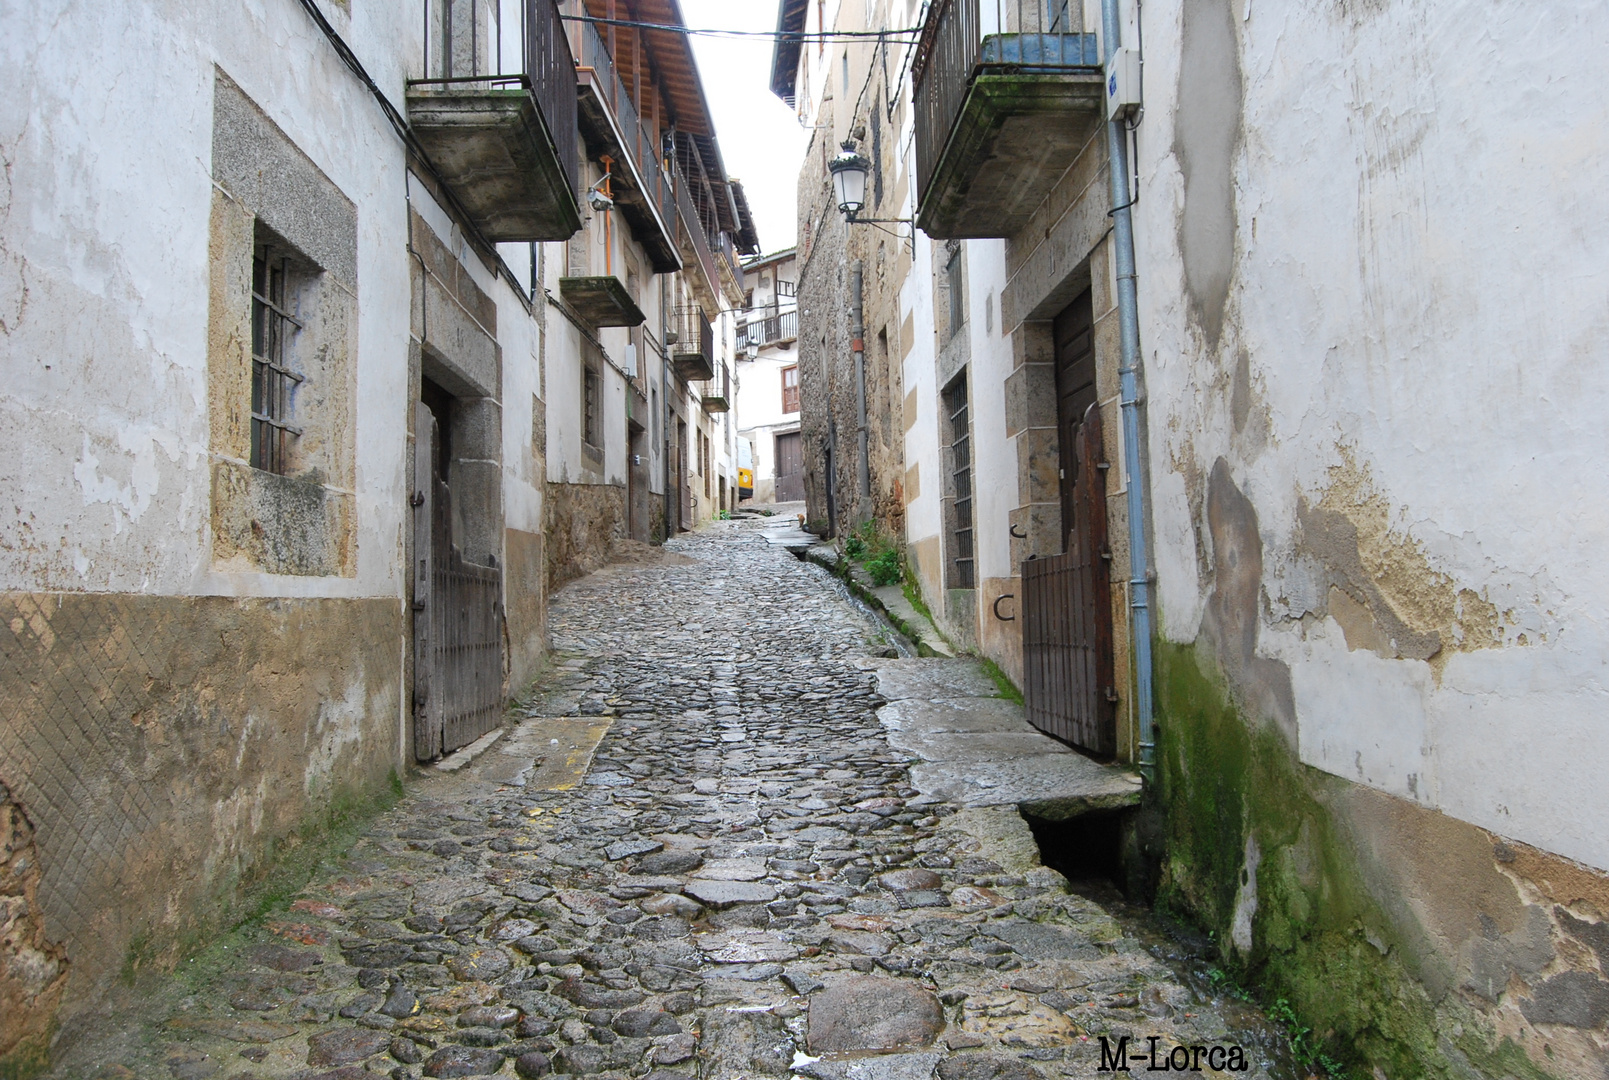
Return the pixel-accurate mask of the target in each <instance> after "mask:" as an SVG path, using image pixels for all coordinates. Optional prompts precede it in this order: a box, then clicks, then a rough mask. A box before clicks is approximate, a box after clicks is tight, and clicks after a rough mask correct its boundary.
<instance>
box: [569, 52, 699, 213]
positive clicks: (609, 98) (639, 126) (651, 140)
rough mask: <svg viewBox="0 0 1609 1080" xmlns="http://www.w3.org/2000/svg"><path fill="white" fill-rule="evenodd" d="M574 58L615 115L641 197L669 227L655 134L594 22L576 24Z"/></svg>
mask: <svg viewBox="0 0 1609 1080" xmlns="http://www.w3.org/2000/svg"><path fill="white" fill-rule="evenodd" d="M572 25H573V26H574V27H575V31H574V32H575V34H576V57H577V62H578V63H579V64H580V65H581V67H583V68H586V69H590V70H591V71H592V72H594V73H595V75H596V77H597V84H596V85H597V89H598V91H599V93H600V95H601V96H602V97H603V100H604V102H605V103H606V104H607V105H608V106H609V109H610V111H612V112H613V113H614V116H615V122H616V123H617V124H618V125H619V126H620V132H621V135H622V137H623V138H624V139H625V142H626V152H627V153H628V154H630V155H631V163H632V164H633V165H634V166H635V167H636V169H637V175H638V176H640V177H641V178H642V184H643V196H644V198H646V199H647V200H648V202H650V203H652V204H653V206H654V209H655V210H657V211H658V212H659V217H660V220H661V221H663V222H664V223H665V226H666V228H669V227H670V224H671V218H672V215H673V214H674V212H675V210H674V208H675V205H676V198H675V192H674V189H673V187H672V183H671V177H670V175H669V174H668V173H667V172H666V171H665V168H664V165H663V164H662V163H661V160H660V140H659V136H658V134H657V133H656V132H655V131H654V130H653V129H652V128H649V127H646V126H644V124H643V122H642V117H641V116H639V115H638V113H637V107H636V105H635V104H633V103H632V100H631V94H630V93H629V92H628V91H627V90H626V87H625V84H624V83H622V82H621V81H620V76H619V73H618V72H617V71H616V68H615V59H614V57H613V56H612V55H611V54H610V52H609V46H608V44H607V43H606V42H605V41H604V39H603V35H602V34H601V33H599V32H598V27H597V25H596V24H595V23H591V22H583V21H575V22H573V23H572Z"/></svg>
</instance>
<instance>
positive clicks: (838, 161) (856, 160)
mask: <svg viewBox="0 0 1609 1080" xmlns="http://www.w3.org/2000/svg"><path fill="white" fill-rule="evenodd" d="M827 171H828V172H830V173H831V174H832V186H833V191H834V193H835V194H836V195H837V196H838V212H839V213H841V214H843V215H844V220H845V221H847V222H849V224H851V225H910V224H911V220H910V219H909V218H863V217H861V216H860V212H861V211H862V210H863V209H865V207H866V174H867V173H868V172H870V171H871V162H869V161H867V160H866V158H865V157H864V156H862V154H861V153H860V152H859V151H858V150H856V149H855V144H854V142H853V141H852V140H848V139H846V140H845V141H844V144H843V147H842V148H841V149H840V150H839V151H838V156H837V157H835V158H833V159H832V160H831V161H829V162H828V163H827Z"/></svg>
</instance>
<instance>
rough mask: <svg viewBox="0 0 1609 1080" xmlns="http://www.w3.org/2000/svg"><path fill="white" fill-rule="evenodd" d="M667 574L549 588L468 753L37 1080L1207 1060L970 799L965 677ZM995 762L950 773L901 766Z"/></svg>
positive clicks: (958, 665)
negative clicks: (539, 662)
mask: <svg viewBox="0 0 1609 1080" xmlns="http://www.w3.org/2000/svg"><path fill="white" fill-rule="evenodd" d="M773 539H774V538H773ZM667 548H669V549H670V550H672V551H674V552H675V553H677V554H678V555H681V556H684V557H685V558H682V559H677V560H666V561H663V562H656V561H653V560H645V561H641V562H633V563H631V564H625V565H613V566H609V567H606V568H605V569H604V570H602V571H599V572H598V573H595V574H593V575H591V576H589V577H586V578H583V579H581V580H579V581H576V582H573V583H571V584H570V585H568V586H566V587H565V588H563V589H562V590H560V591H559V592H557V593H555V594H554V595H553V596H552V597H551V598H550V605H549V625H550V633H551V645H552V664H551V665H550V667H549V669H548V672H547V674H546V675H544V677H543V680H542V682H541V683H540V684H539V685H537V686H536V687H535V688H533V689H531V690H530V691H529V692H528V693H524V694H522V695H521V696H520V698H519V700H520V702H521V704H520V705H518V706H517V707H515V708H514V709H513V710H512V712H511V715H510V717H509V722H508V726H507V728H506V731H505V733H504V737H503V738H502V739H501V740H494V741H492V742H489V743H488V744H487V745H488V748H487V749H485V750H484V751H483V752H482V753H481V754H480V756H479V757H477V758H474V759H472V760H460V761H457V762H455V764H454V768H452V769H450V770H442V769H435V768H430V769H423V770H420V772H419V774H418V775H416V776H415V777H414V778H412V779H411V780H410V782H409V784H408V786H407V791H406V794H405V795H404V797H403V798H402V800H401V801H400V802H399V803H398V804H397V805H396V806H395V807H394V808H393V809H391V810H389V811H388V812H386V813H385V814H383V815H382V816H380V817H379V818H378V819H376V820H374V821H373V822H372V824H371V825H370V826H369V827H368V828H367V829H366V830H365V831H364V833H363V835H362V836H361V838H360V839H359V840H358V841H357V842H356V844H355V845H354V846H353V847H352V848H351V849H350V850H348V851H345V852H341V853H338V854H332V855H330V856H329V857H327V858H326V859H325V860H324V862H323V864H322V865H321V866H320V867H319V869H318V870H317V872H316V873H315V875H314V877H313V879H312V881H311V882H310V883H309V884H308V885H307V887H306V888H305V889H304V890H303V891H302V892H301V893H300V894H299V895H297V896H296V897H294V899H293V902H291V903H290V904H289V905H288V907H289V910H288V911H279V912H275V913H273V914H272V915H271V916H270V917H269V918H268V919H267V920H265V921H264V922H263V923H262V924H261V925H257V924H250V925H248V926H247V927H246V928H245V929H243V930H241V931H239V932H237V933H236V934H235V935H233V936H232V937H231V938H230V939H229V940H228V942H227V943H220V945H219V946H218V947H217V948H215V949H213V950H212V951H210V952H209V953H207V954H206V955H205V956H203V957H201V958H199V960H198V962H197V963H196V965H195V968H196V970H195V971H194V972H193V973H182V974H183V975H184V978H182V979H181V978H179V977H178V976H175V977H174V979H173V980H172V983H171V985H170V986H159V987H156V988H154V989H153V990H152V992H151V993H150V994H149V995H147V996H148V998H149V1001H148V1003H147V1004H146V1005H144V1006H143V1007H142V1008H141V1009H131V1010H130V1011H129V1012H127V1013H126V1014H122V1015H118V1016H115V1017H106V1018H102V1020H101V1021H100V1023H99V1027H98V1030H97V1031H96V1032H95V1034H94V1035H93V1036H91V1037H87V1038H86V1039H84V1040H83V1041H82V1043H81V1044H80V1046H79V1048H77V1049H75V1050H74V1051H73V1052H72V1053H71V1054H69V1055H68V1056H67V1057H66V1058H65V1059H64V1060H63V1062H62V1063H61V1064H60V1066H59V1067H58V1068H57V1070H56V1072H55V1073H54V1074H53V1075H54V1076H55V1077H58V1078H60V1080H66V1078H69V1077H73V1078H76V1077H80V1076H95V1075H98V1074H104V1075H106V1076H114V1075H115V1076H121V1075H129V1076H134V1077H165V1076H170V1075H172V1076H178V1075H181V1074H182V1075H186V1076H192V1075H193V1076H198V1077H199V1076H217V1077H219V1078H220V1080H293V1078H294V1080H306V1078H311V1077H315V1076H317V1077H339V1078H343V1080H344V1078H346V1077H349V1076H350V1077H352V1078H354V1080H360V1078H374V1077H378V1076H385V1077H389V1078H391V1080H421V1078H422V1077H459V1076H466V1077H479V1076H498V1077H505V1078H511V1077H528V1078H529V1077H545V1076H550V1075H559V1076H601V1077H607V1078H612V1080H624V1078H628V1077H630V1078H643V1077H646V1078H648V1080H693V1078H694V1077H697V1078H698V1080H760V1078H762V1077H764V1078H769V1077H777V1078H788V1077H797V1078H803V1077H814V1078H818V1080H840V1078H842V1080H939V1078H941V1080H1028V1078H1042V1080H1052V1078H1057V1077H1080V1078H1083V1077H1093V1076H1094V1075H1095V1069H1096V1066H1097V1065H1098V1062H1099V1057H1098V1039H1099V1037H1100V1036H1101V1035H1109V1036H1111V1037H1113V1038H1116V1037H1120V1036H1121V1035H1124V1034H1127V1035H1131V1036H1133V1037H1134V1039H1135V1041H1137V1042H1143V1041H1144V1039H1145V1038H1147V1037H1149V1036H1151V1035H1157V1036H1159V1037H1160V1038H1161V1040H1162V1042H1163V1044H1164V1045H1165V1046H1172V1045H1176V1044H1179V1043H1185V1044H1192V1045H1193V1044H1199V1043H1213V1042H1223V1041H1224V1040H1226V1039H1229V1038H1231V1026H1230V1024H1229V1022H1228V1021H1227V1020H1226V1018H1225V1015H1224V1013H1223V1010H1222V1008H1221V1007H1220V1005H1221V1003H1219V1002H1217V1001H1214V1000H1210V999H1206V998H1204V997H1202V996H1200V995H1198V994H1197V993H1196V992H1195V991H1193V990H1192V989H1190V988H1189V987H1188V986H1186V985H1185V984H1184V983H1182V982H1181V981H1180V979H1179V977H1178V976H1177V975H1176V974H1175V973H1174V972H1173V971H1172V970H1171V969H1170V968H1169V967H1167V966H1166V965H1164V964H1163V963H1162V962H1161V961H1159V960H1158V959H1157V958H1156V957H1154V956H1153V955H1152V953H1151V952H1150V951H1148V950H1147V949H1146V948H1143V947H1141V945H1140V944H1139V943H1138V942H1137V941H1135V940H1134V939H1133V938H1131V937H1129V936H1128V935H1127V934H1125V932H1124V930H1123V928H1122V926H1120V925H1119V923H1118V922H1117V921H1116V920H1115V919H1114V918H1113V917H1112V916H1111V915H1110V914H1109V913H1108V912H1107V911H1106V910H1104V909H1103V908H1102V907H1101V905H1100V904H1098V903H1096V902H1095V901H1093V900H1091V899H1089V898H1087V897H1086V896H1084V895H1080V894H1079V893H1076V892H1074V891H1073V890H1071V889H1070V888H1069V887H1068V885H1067V882H1066V881H1065V880H1064V879H1062V878H1061V877H1060V876H1059V875H1058V874H1056V873H1055V872H1054V871H1051V870H1049V869H1047V868H1046V867H1044V866H1043V865H1041V864H1040V862H1039V857H1038V851H1037V848H1036V847H1035V845H1034V840H1033V836H1032V834H1031V833H1030V831H1029V829H1028V826H1027V824H1026V822H1025V821H1024V819H1023V818H1022V816H1021V815H1020V814H1019V813H1018V811H1017V807H1016V806H1015V805H1011V804H1004V805H995V804H994V803H993V802H991V799H990V798H989V797H987V795H985V794H979V793H980V791H985V790H993V789H982V788H979V787H978V786H977V783H975V782H974V781H977V780H983V781H985V782H990V783H992V782H995V780H996V779H998V780H999V782H1000V783H1001V784H1005V783H1006V781H1007V779H1008V777H1007V776H1006V775H1005V773H1004V772H1002V771H1001V770H1002V769H1004V768H1005V767H1006V766H1005V765H1003V764H1002V761H1003V760H1004V755H1005V753H1006V752H1007V751H1009V752H1010V753H1012V754H1015V753H1017V752H1018V751H1020V750H1022V749H1023V748H1024V747H1025V746H1028V745H1029V739H1028V736H1026V735H1023V734H1022V733H1021V732H1020V731H1019V730H1017V729H1015V728H1012V727H1011V726H1010V724H1009V723H1008V721H1010V719H1011V717H1010V715H1009V710H1008V709H1005V708H1004V707H1002V706H997V705H986V706H981V707H979V709H977V710H975V712H974V714H972V715H968V714H967V711H966V710H967V706H966V704H965V702H966V701H967V700H969V699H971V700H975V701H984V700H989V701H992V700H994V699H992V698H991V697H990V695H992V694H993V693H994V689H993V683H992V681H991V680H990V679H989V678H988V677H987V675H985V674H984V673H983V672H982V669H981V668H980V667H979V666H978V665H977V664H976V663H975V662H973V661H969V660H966V659H953V660H952V659H942V660H941V659H933V660H894V661H889V660H886V659H884V658H883V657H884V653H885V650H886V648H887V640H888V639H887V628H886V627H884V626H883V625H881V624H879V623H878V622H876V621H875V619H874V617H873V616H872V615H871V613H870V612H869V611H868V610H866V609H864V608H862V607H860V606H858V605H857V604H856V603H855V602H853V601H852V600H851V599H850V597H849V595H848V594H847V593H846V592H845V591H844V590H843V589H842V587H841V586H840V585H839V583H838V582H837V581H836V580H835V579H834V578H832V577H831V576H830V575H829V574H828V573H827V572H826V571H825V570H823V569H822V568H821V567H819V566H817V565H815V564H813V563H810V562H806V561H802V560H800V559H798V558H795V557H794V555H792V554H790V553H789V550H788V549H787V546H786V545H778V544H773V543H768V542H767V538H766V536H765V535H764V530H763V526H762V525H761V524H760V522H759V521H758V520H753V521H737V522H722V523H719V526H718V527H714V528H710V529H707V530H703V531H700V532H696V533H693V534H690V535H687V536H683V537H680V538H678V539H676V540H673V541H672V542H671V543H670V544H668V545H667ZM924 695H926V697H924ZM927 699H932V700H934V701H938V702H939V704H938V705H936V706H933V707H929V706H928V705H927V704H925V703H924V702H925V701H926V700H927ZM891 703H892V705H891ZM885 707H889V711H888V712H886V713H885V720H886V722H880V721H879V718H878V710H879V709H883V708H885ZM891 734H892V736H893V742H892V743H891V741H890V736H891ZM996 735H1006V736H1009V738H1008V740H1007V742H1008V743H1009V745H1007V744H1002V747H1001V748H997V751H996V754H995V756H992V757H990V758H989V759H988V761H987V762H984V763H982V764H981V765H980V768H979V770H977V771H976V773H975V774H974V775H972V776H969V777H962V778H961V779H958V778H957V772H956V770H954V769H949V768H948V767H946V768H940V767H939V765H936V764H935V763H934V762H933V761H925V762H922V761H918V760H916V759H917V758H918V757H919V756H920V755H919V754H917V753H916V752H915V750H914V749H913V750H908V749H904V747H913V748H919V749H921V750H923V751H924V752H929V753H932V754H934V756H937V753H936V750H935V749H934V748H942V749H943V750H944V751H945V753H947V754H948V753H951V752H954V753H962V752H966V748H967V747H969V746H971V745H972V744H973V743H984V742H987V741H988V740H989V739H991V738H993V737H995V736H996ZM1050 756H1054V757H1059V758H1065V759H1069V765H1068V766H1067V767H1080V768H1081V767H1083V765H1084V759H1082V758H1079V757H1078V755H1071V754H1054V755H1050ZM1012 760H1013V761H1015V760H1016V759H1015V758H1013V759H1012ZM1010 768H1012V769H1016V770H1017V772H1016V773H1014V774H1013V776H1019V777H1020V775H1026V774H1025V773H1024V770H1023V769H1020V768H1018V766H1017V765H1011V766H1010ZM1034 768H1036V769H1039V767H1038V766H1034ZM1057 768H1064V767H1063V766H1057ZM1059 775H1061V774H1060V773H1057V772H1055V771H1054V770H1051V769H1049V768H1043V769H1039V771H1035V772H1032V774H1031V775H1030V776H1029V777H1028V781H1026V783H1027V786H1028V788H1029V789H1031V793H1032V795H1033V797H1034V798H1043V799H1053V798H1055V797H1056V794H1057V789H1056V787H1055V785H1056V783H1057V776H1059ZM962 779H965V780H967V783H966V784H963V783H962V782H961V780H962ZM1114 797H1116V796H1114ZM1250 1056H1251V1058H1252V1063H1253V1067H1252V1070H1251V1071H1250V1072H1249V1073H1246V1074H1241V1075H1248V1076H1253V1077H1269V1076H1282V1075H1287V1074H1281V1073H1278V1072H1277V1071H1270V1066H1269V1065H1268V1063H1266V1062H1264V1061H1262V1060H1261V1059H1260V1057H1259V1051H1257V1050H1256V1049H1255V1048H1252V1053H1251V1055H1250ZM119 1070H121V1071H119Z"/></svg>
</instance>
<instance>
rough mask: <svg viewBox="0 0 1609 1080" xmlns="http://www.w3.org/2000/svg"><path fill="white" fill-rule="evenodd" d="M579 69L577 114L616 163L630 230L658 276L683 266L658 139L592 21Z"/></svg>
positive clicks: (595, 147) (618, 192) (617, 192)
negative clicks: (627, 87) (633, 100)
mask: <svg viewBox="0 0 1609 1080" xmlns="http://www.w3.org/2000/svg"><path fill="white" fill-rule="evenodd" d="M574 33H575V34H576V35H577V37H576V40H577V44H578V49H577V55H578V57H579V63H580V67H579V68H578V69H577V73H576V77H577V78H578V80H579V82H580V97H579V99H578V106H577V107H578V110H579V111H578V114H577V115H578V117H579V122H580V125H581V131H582V134H583V135H585V137H586V140H587V146H588V148H589V150H590V152H591V153H592V154H593V156H594V157H598V158H602V157H605V156H607V157H608V158H609V159H610V160H611V161H612V162H613V165H612V166H611V172H612V176H611V177H610V180H611V189H612V190H613V192H614V197H615V202H616V204H617V205H618V206H619V207H620V212H621V214H622V215H623V216H624V217H625V219H626V222H627V223H628V224H629V225H630V226H631V234H632V236H633V237H634V238H635V239H636V240H637V241H638V243H640V244H642V246H643V251H644V252H645V253H647V255H648V258H649V260H650V261H651V262H652V264H653V267H654V272H655V273H657V274H670V273H674V272H676V271H677V270H680V269H681V268H682V260H681V257H680V254H679V251H678V249H677V245H676V237H675V224H674V220H675V214H676V200H675V193H674V191H673V190H672V187H671V179H670V176H669V174H668V173H666V171H665V168H664V166H663V164H662V163H661V161H660V143H659V137H658V136H657V135H656V134H654V127H653V125H652V124H645V123H644V122H643V119H642V117H641V116H639V115H638V112H637V107H636V105H635V104H633V102H632V98H631V94H630V93H629V92H628V91H627V90H626V88H625V85H624V84H623V83H622V82H621V80H620V77H619V73H618V72H617V71H616V69H615V62H614V58H613V57H612V56H611V55H610V54H609V48H608V46H607V44H606V43H605V42H604V39H603V35H602V34H600V33H599V32H598V28H597V27H596V26H595V25H594V24H592V23H576V24H575V30H574Z"/></svg>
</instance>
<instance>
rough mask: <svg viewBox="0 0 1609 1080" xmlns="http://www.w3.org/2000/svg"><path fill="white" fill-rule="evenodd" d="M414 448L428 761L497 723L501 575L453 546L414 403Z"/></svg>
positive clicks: (418, 625) (422, 737)
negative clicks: (465, 555)
mask: <svg viewBox="0 0 1609 1080" xmlns="http://www.w3.org/2000/svg"><path fill="white" fill-rule="evenodd" d="M415 432H416V440H417V441H416V444H415V448H414V498H413V503H414V534H413V535H414V581H413V601H414V603H413V608H414V693H413V703H414V756H415V757H416V758H418V759H419V760H420V761H433V760H435V759H436V758H439V757H441V756H442V755H443V754H446V753H450V752H452V751H453V750H456V749H458V748H459V747H461V746H467V745H468V744H469V743H472V742H474V741H475V740H476V739H478V738H480V737H481V736H482V735H484V734H486V733H487V732H489V731H491V730H492V729H493V728H495V727H497V726H498V724H499V723H501V722H502V718H503V628H502V617H503V608H502V595H503V582H502V574H501V572H500V571H499V570H498V569H497V568H496V567H490V566H479V565H477V564H475V563H471V562H466V561H465V560H464V558H463V557H462V555H460V554H459V551H458V549H457V548H456V547H455V546H454V545H453V542H452V491H451V489H450V488H449V487H448V485H447V481H446V479H445V478H444V477H443V476H442V475H441V468H440V463H441V454H440V451H439V442H440V438H441V433H440V431H439V428H438V424H437V421H436V417H435V414H434V413H433V412H432V411H431V410H430V408H429V406H427V405H425V404H423V403H420V404H419V405H418V406H417V407H416V413H415Z"/></svg>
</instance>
